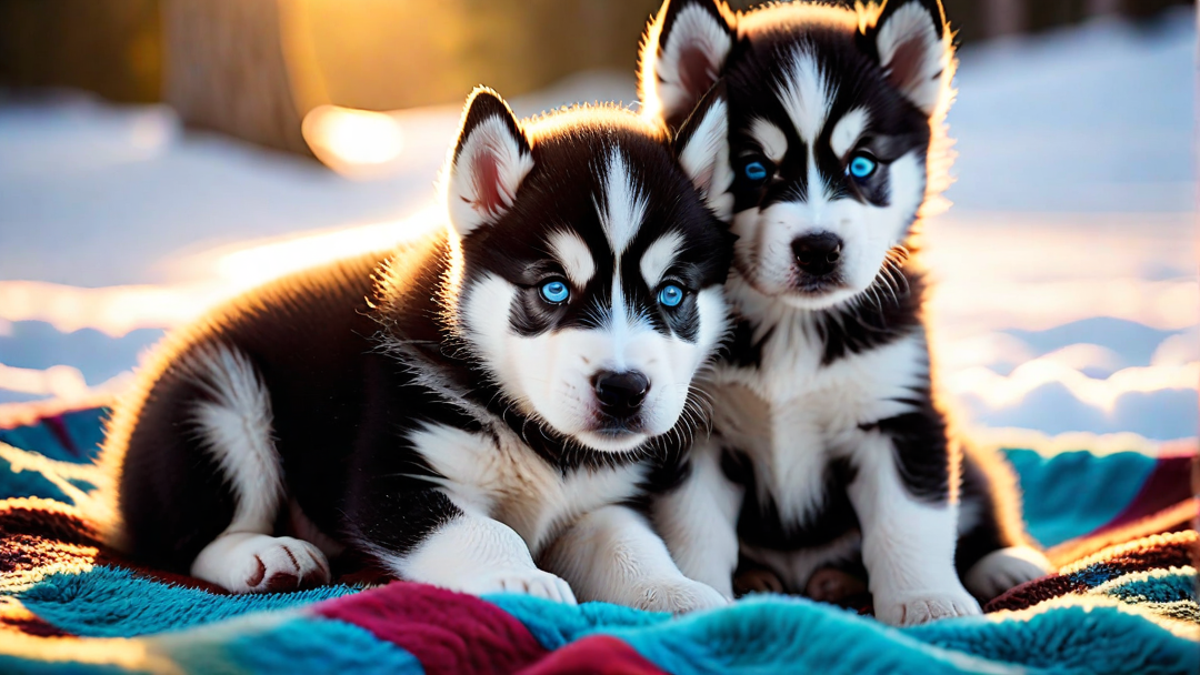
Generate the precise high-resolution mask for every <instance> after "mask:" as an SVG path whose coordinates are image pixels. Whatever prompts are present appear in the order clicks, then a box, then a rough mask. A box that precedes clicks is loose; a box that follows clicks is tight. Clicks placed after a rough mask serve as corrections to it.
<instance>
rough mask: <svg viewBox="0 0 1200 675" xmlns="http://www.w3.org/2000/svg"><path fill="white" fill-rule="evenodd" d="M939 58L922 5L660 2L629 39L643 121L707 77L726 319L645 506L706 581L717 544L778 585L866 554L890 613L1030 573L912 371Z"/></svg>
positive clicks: (926, 614) (881, 604)
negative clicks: (722, 179)
mask: <svg viewBox="0 0 1200 675" xmlns="http://www.w3.org/2000/svg"><path fill="white" fill-rule="evenodd" d="M953 69H954V59H953V50H952V48H951V34H950V32H949V28H948V26H947V25H946V22H945V18H944V14H943V11H942V8H941V5H940V3H939V2H937V0H891V1H890V2H888V3H887V4H886V5H885V6H882V7H881V6H876V5H870V6H863V5H857V6H856V7H854V8H846V7H834V6H828V5H821V4H810V3H802V2H796V3H791V4H782V3H781V4H771V5H767V6H764V7H762V8H759V9H755V10H751V11H748V12H746V13H742V14H735V13H733V12H731V11H729V9H728V8H727V7H726V6H725V5H724V4H723V3H722V2H719V1H718V0H668V2H667V3H666V4H665V5H664V6H663V8H662V10H661V11H660V12H659V14H658V15H657V17H656V18H655V19H654V21H653V22H652V24H651V27H650V28H649V30H648V32H647V37H646V41H645V43H644V45H643V53H642V66H641V76H642V77H641V92H642V95H643V98H644V101H645V103H644V106H645V110H646V111H647V113H648V114H650V115H654V116H657V117H660V118H661V119H663V120H664V121H665V122H666V123H667V124H668V125H669V126H672V127H674V126H677V125H679V124H680V123H681V122H682V120H683V119H685V118H686V116H687V115H688V113H689V111H690V109H689V106H691V105H692V103H693V102H694V101H697V100H699V98H700V97H701V96H702V95H703V94H704V92H705V91H706V89H707V88H708V87H709V86H710V85H712V84H713V83H714V82H715V81H718V78H719V81H720V82H721V85H720V86H721V87H723V90H724V91H725V93H726V95H727V96H728V100H729V111H730V114H729V123H730V128H729V140H730V162H731V169H732V171H733V173H734V176H735V178H734V182H733V187H732V188H731V190H730V196H731V197H732V202H733V214H732V217H731V218H730V225H731V229H732V231H733V233H734V234H736V235H737V236H738V240H737V242H736V244H735V254H734V267H733V270H732V272H731V273H730V278H729V282H728V285H727V290H728V293H729V299H730V302H731V305H732V306H733V308H734V310H735V321H736V329H735V332H734V338H733V340H732V343H731V344H730V345H729V348H728V351H727V353H726V355H725V358H724V360H723V362H722V363H721V364H719V365H718V367H717V368H716V372H715V375H714V377H713V409H714V428H715V433H714V435H713V436H712V438H710V439H708V440H707V441H702V442H701V443H699V444H698V447H697V448H695V449H694V451H693V454H692V459H691V460H690V461H691V465H690V467H688V468H686V469H685V470H684V471H681V472H680V474H681V475H683V476H685V477H686V478H685V479H683V480H682V481H681V484H680V485H679V486H678V487H677V488H676V489H675V491H674V492H672V493H671V494H670V496H668V497H667V498H666V499H663V500H660V501H659V502H658V503H657V506H656V512H655V517H656V521H657V524H658V525H659V527H660V528H661V530H662V532H663V534H664V537H665V539H666V541H667V543H668V546H669V547H670V549H671V551H672V553H673V555H675V557H676V560H677V561H678V562H679V564H680V566H681V567H682V569H683V570H684V572H685V573H687V574H689V575H690V576H692V577H693V578H696V579H700V580H703V581H705V582H706V583H709V584H711V585H712V586H713V587H714V588H717V589H719V590H721V591H722V592H723V593H724V594H726V595H727V596H729V595H730V594H731V593H732V587H731V582H730V577H731V574H732V573H733V571H734V567H735V566H736V565H737V564H738V548H739V542H740V552H741V554H742V555H743V556H744V558H745V559H747V560H748V562H750V563H753V564H754V565H757V566H761V567H766V568H767V569H769V570H770V571H771V572H773V573H774V574H775V575H776V576H777V577H778V582H780V583H779V584H778V585H779V586H781V587H782V588H784V589H786V590H790V591H793V592H804V591H805V590H806V589H807V590H808V591H809V592H810V594H811V593H813V592H814V591H813V588H812V587H811V586H810V584H811V583H812V582H813V573H814V571H816V570H818V569H819V568H823V567H828V566H830V565H834V566H844V567H846V568H848V569H855V568H857V567H859V566H860V565H865V568H866V572H867V573H868V577H869V587H870V590H871V592H872V594H873V596H874V603H875V609H876V614H877V616H879V618H881V619H882V620H884V621H887V622H889V623H893V624H911V623H920V622H923V621H927V620H930V619H934V618H938V617H942V616H953V615H962V614H973V613H977V612H979V605H978V603H977V601H976V598H979V599H988V598H990V597H992V596H994V595H996V594H997V593H999V592H1001V591H1003V590H1005V589H1006V588H1008V587H1010V586H1012V585H1014V584H1015V583H1018V582H1021V581H1024V580H1027V579H1030V578H1033V577H1035V576H1038V575H1040V574H1041V573H1042V572H1043V570H1044V566H1045V559H1044V558H1043V557H1042V556H1041V554H1039V553H1038V552H1037V551H1036V550H1034V549H1032V548H1031V547H1030V543H1029V541H1028V539H1027V537H1026V536H1025V535H1024V533H1023V531H1022V529H1021V525H1020V517H1019V507H1018V506H1017V498H1016V494H1015V489H1014V487H1013V484H1012V481H1011V479H1009V478H1007V476H1006V475H1005V473H1004V471H1005V468H1006V467H1004V466H1003V464H1002V462H1001V461H999V460H998V459H996V458H990V457H985V456H977V455H976V454H974V453H973V452H968V453H967V454H966V455H965V456H964V455H963V451H962V450H961V449H960V447H959V445H958V443H957V442H956V441H955V439H954V436H953V434H952V433H951V432H950V431H949V430H948V428H947V427H948V425H947V421H946V418H945V416H944V413H943V412H942V409H941V407H940V406H939V404H938V401H937V400H936V398H935V395H934V388H933V386H932V384H931V383H932V381H933V378H932V373H931V363H930V354H929V346H928V343H927V330H926V326H925V320H924V316H923V312H922V300H923V293H924V288H925V284H924V280H923V277H922V273H921V270H920V267H919V266H918V265H917V261H916V260H915V253H916V246H915V236H916V234H915V232H916V229H917V227H916V226H917V223H918V221H919V218H920V217H922V216H923V215H927V214H928V212H929V210H930V208H931V205H933V204H935V203H936V198H937V196H938V194H939V193H940V191H941V190H942V188H943V187H944V186H945V184H946V169H947V168H948V167H947V164H948V161H949V159H948V157H949V155H948V153H947V145H948V143H947V141H946V139H945V134H944V118H945V114H946V111H947V109H948V107H949V105H950V102H951V99H952V98H953V92H952V91H951V86H950V81H951V78H952V75H953ZM960 573H961V574H962V575H963V579H964V580H965V581H966V582H967V584H968V586H969V588H970V590H971V593H968V592H967V590H966V589H964V587H963V585H962V583H960V581H959V578H960ZM822 583H823V582H822ZM972 593H973V594H974V596H975V597H972Z"/></svg>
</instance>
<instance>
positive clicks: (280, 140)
mask: <svg viewBox="0 0 1200 675" xmlns="http://www.w3.org/2000/svg"><path fill="white" fill-rule="evenodd" d="M292 10H294V5H293V0H163V3H162V13H163V31H164V36H165V40H164V42H165V47H164V52H165V67H164V70H165V85H164V88H163V94H164V99H165V100H166V102H167V103H169V104H171V106H173V107H174V108H175V110H176V111H177V112H178V113H179V116H180V118H181V119H182V120H183V121H184V123H186V124H188V125H191V126H195V127H200V128H206V129H212V130H215V131H220V132H223V133H227V134H230V135H232V136H234V137H237V138H242V139H245V140H248V141H251V142H254V143H258V144H260V145H265V146H267V147H271V148H278V149H280V150H287V151H290V152H295V153H299V154H303V155H309V156H311V151H310V150H309V148H308V145H307V144H306V143H305V142H304V138H303V137H302V136H301V134H300V123H301V121H302V120H303V118H304V114H305V113H306V112H308V110H309V109H311V108H312V107H313V106H315V105H317V104H319V101H317V100H311V99H315V98H319V94H314V93H313V89H314V88H313V87H309V86H306V85H305V83H304V82H303V80H304V79H305V78H308V77H312V75H313V74H312V73H307V72H302V71H303V70H305V67H306V64H305V63H304V61H305V60H304V59H303V58H296V59H293V58H292V55H291V54H289V53H288V50H287V47H288V45H287V41H288V39H289V32H290V31H292V30H293V29H294V28H295V27H294V26H290V25H287V21H288V20H289V18H292V17H291V16H289V14H288V13H289V11H292ZM293 60H296V61H299V63H294V62H292V61H293ZM298 71H299V72H298ZM305 99H310V100H305Z"/></svg>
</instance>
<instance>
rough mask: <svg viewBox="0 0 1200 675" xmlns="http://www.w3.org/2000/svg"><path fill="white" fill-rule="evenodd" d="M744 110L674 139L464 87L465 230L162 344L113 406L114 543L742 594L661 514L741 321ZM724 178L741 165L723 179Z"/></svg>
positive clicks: (656, 594)
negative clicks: (661, 493) (733, 224)
mask: <svg viewBox="0 0 1200 675" xmlns="http://www.w3.org/2000/svg"><path fill="white" fill-rule="evenodd" d="M725 114H726V109H725V102H724V101H723V100H722V99H720V98H718V97H712V98H710V99H709V100H707V101H706V102H705V103H704V104H703V105H702V107H701V109H700V110H699V111H698V112H697V115H696V116H695V117H694V118H693V120H694V122H695V124H692V125H688V126H685V128H684V130H683V132H682V133H681V134H680V135H679V136H678V142H677V143H676V144H675V145H674V146H672V144H671V142H670V141H669V140H668V139H667V136H666V134H665V132H664V131H662V130H661V126H656V125H652V124H649V123H647V122H646V121H644V120H643V119H642V118H641V117H639V116H638V115H636V114H635V113H632V112H629V111H626V110H621V109H615V108H607V107H591V108H576V109H572V110H562V111H558V112H555V113H552V114H549V115H546V116H544V117H541V118H539V119H533V120H529V121H525V122H519V121H518V120H517V119H515V118H514V116H513V114H512V112H511V111H510V110H509V108H508V106H507V105H506V104H505V103H504V101H502V100H501V99H500V98H499V97H498V96H497V95H496V94H495V93H493V92H491V91H490V90H487V89H479V90H477V91H475V92H474V93H473V94H472V95H471V97H470V99H469V100H468V102H467V106H466V109H465V111H464V113H463V117H462V126H461V132H460V134H459V137H458V140H457V143H456V145H455V147H454V148H453V149H452V152H451V153H450V155H449V158H448V160H447V167H446V170H445V172H444V176H443V182H444V191H445V203H446V208H447V220H448V225H447V226H446V227H444V228H441V229H439V230H438V231H436V232H432V233H430V234H428V235H427V236H425V237H424V238H423V239H420V240H418V241H415V242H412V243H409V244H405V245H403V246H401V247H400V248H399V250H395V251H390V252H382V253H379V254H372V255H364V256H362V257H357V258H353V259H346V260H339V261H337V262H333V263H331V264H328V265H326V266H324V267H321V268H320V269H313V270H311V271H307V272H304V273H301V274H297V275H295V276H291V277H287V278H284V279H282V280H279V281H277V282H274V283H271V284H269V285H267V286H265V287H263V288H261V289H258V290H256V291H253V292H251V293H249V294H247V295H245V296H243V297H240V298H237V299H235V300H233V301H232V302H230V303H229V304H227V305H226V306H224V307H222V308H220V309H217V310H216V311H214V312H212V313H210V314H209V315H207V316H206V317H204V318H203V319H202V320H200V321H199V322H198V323H196V324H195V325H193V326H191V327H189V328H186V329H183V330H181V331H179V332H177V333H175V334H173V335H172V336H171V337H170V338H168V339H167V340H166V342H165V344H164V345H163V346H161V347H160V348H159V350H158V352H157V354H156V356H155V357H154V358H153V359H152V361H151V362H150V363H149V364H148V366H147V367H146V368H145V369H144V370H143V371H142V372H141V374H140V387H139V388H138V389H137V391H136V393H135V394H134V395H133V396H131V397H130V398H129V399H128V400H126V401H124V402H123V403H122V404H121V405H119V406H118V407H117V409H116V411H115V412H114V414H113V418H112V421H111V425H110V428H109V433H108V437H107V440H106V443H105V453H106V455H105V457H106V459H107V461H109V462H111V463H112V464H113V465H114V469H115V470H116V471H117V472H118V478H117V480H116V481H115V483H116V485H117V490H116V495H115V500H116V501H115V504H114V508H115V511H116V513H117V516H118V517H117V518H116V520H117V522H116V523H115V526H114V528H113V530H112V532H111V540H112V541H113V542H114V543H115V544H117V545H119V548H121V549H123V550H124V551H126V552H128V554H129V555H131V556H132V557H133V558H134V559H135V560H138V561H141V562H143V563H145V564H147V565H153V566H156V567H159V568H164V569H167V570H174V571H178V572H184V573H188V572H190V573H191V574H192V575H193V576H196V577H199V578H200V579H203V580H205V581H208V582H211V583H213V584H216V585H218V586H221V587H223V588H225V589H228V590H230V591H232V592H235V593H254V592H268V591H280V590H289V589H294V588H298V587H302V586H306V585H311V584H319V583H325V582H328V581H330V578H331V574H330V563H329V561H330V559H331V558H332V556H334V555H336V554H337V553H339V552H342V551H346V552H348V553H353V554H355V555H357V556H361V557H365V558H366V559H367V560H368V561H370V562H372V563H374V564H376V565H378V566H380V567H382V568H383V569H385V570H387V571H388V572H390V573H391V574H393V575H395V576H397V577H399V578H401V579H405V580H411V581H419V582H425V583H430V584H436V585H439V586H443V587H445V588H449V589H453V590H458V591H463V592H467V593H474V594H484V593H495V592H502V591H513V592H519V593H528V594H531V595H535V596H540V597H544V598H549V599H553V600H558V601H562V602H567V603H573V602H575V601H576V598H578V599H579V600H593V599H595V600H606V601H610V602H617V603H623V604H627V605H632V606H636V607H643V608H648V609H654V610H662V611H671V612H682V611H687V610H691V609H695V608H699V607H707V606H712V605H718V604H723V603H724V602H725V600H724V599H723V598H722V597H721V595H720V594H718V593H717V592H715V591H714V590H712V589H711V588H709V587H707V586H705V585H703V584H700V583H697V582H695V581H692V580H689V579H687V578H685V577H684V576H683V575H682V574H681V573H680V572H679V569H678V568H677V567H676V566H675V564H674V563H673V562H672V560H671V558H670V555H669V553H668V552H667V550H666V547H665V546H664V544H663V542H662V540H661V539H659V537H658V536H657V535H655V534H654V533H653V532H652V530H651V529H650V526H649V524H648V523H647V521H646V519H645V517H644V516H643V515H641V514H640V513H639V511H637V510H635V509H634V508H632V507H631V506H630V505H631V504H637V503H640V502H644V501H645V490H646V488H647V486H648V485H649V483H650V475H651V472H652V470H653V469H654V468H655V467H656V466H657V461H656V460H657V459H658V458H660V456H661V455H663V454H664V453H668V452H671V451H673V450H674V449H676V448H677V446H680V445H682V444H684V443H686V442H688V441H689V439H690V437H691V435H692V430H693V424H694V422H695V420H696V419H697V417H696V414H695V409H697V408H696V405H697V404H696V401H695V400H694V392H693V390H692V380H693V377H694V376H695V375H696V373H697V371H699V370H700V369H702V368H705V367H707V365H708V364H709V362H710V359H711V357H712V356H713V354H714V353H715V351H716V348H717V347H718V344H719V342H720V340H721V337H722V335H724V334H725V333H726V332H727V327H728V319H727V311H726V306H725V302H724V299H723V291H722V286H723V283H724V281H725V277H726V274H727V272H728V266H729V264H730V260H729V255H730V254H729V253H727V251H728V250H729V249H730V245H729V241H728V240H729V235H728V233H727V232H726V231H725V228H724V227H723V226H722V225H721V222H720V221H719V220H718V218H717V217H716V216H715V215H714V213H713V212H712V211H711V210H710V209H709V208H708V206H707V205H706V202H705V195H707V194H713V195H723V194H724V192H725V190H726V186H727V183H728V180H727V179H726V176H727V173H728V169H727V167H726V166H725V163H726V162H727V160H726V159H725V158H724V151H723V148H724V147H725V143H726V140H725V129H726V124H727V123H726V118H725ZM721 181H725V182H721Z"/></svg>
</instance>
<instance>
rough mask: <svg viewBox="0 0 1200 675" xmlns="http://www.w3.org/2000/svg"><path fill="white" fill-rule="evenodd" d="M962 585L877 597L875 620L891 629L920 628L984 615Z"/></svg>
mask: <svg viewBox="0 0 1200 675" xmlns="http://www.w3.org/2000/svg"><path fill="white" fill-rule="evenodd" d="M982 613H983V610H981V609H980V608H979V603H978V602H976V601H975V598H973V597H971V594H970V593H967V590H966V589H965V588H963V587H962V586H959V587H958V588H947V589H929V590H927V591H917V592H909V593H903V594H896V595H892V594H888V593H876V594H875V617H876V618H877V619H879V620H880V621H882V622H884V623H886V624H889V625H892V626H917V625H920V624H923V623H929V622H930V621H936V620H938V619H947V618H950V617H955V616H974V615H977V614H982Z"/></svg>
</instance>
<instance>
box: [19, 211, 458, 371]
mask: <svg viewBox="0 0 1200 675" xmlns="http://www.w3.org/2000/svg"><path fill="white" fill-rule="evenodd" d="M439 214H440V211H439V210H438V209H436V208H428V209H426V210H424V211H421V212H418V213H416V214H414V215H413V216H411V217H409V218H405V219H403V220H397V221H388V222H384V223H374V224H370V225H360V226H357V227H350V228H346V229H341V230H334V231H327V232H319V233H316V234H303V235H296V236H292V237H285V238H283V239H277V240H272V241H266V242H259V243H258V244H257V245H255V244H254V243H250V244H246V243H243V244H241V245H239V246H238V247H237V248H235V249H233V250H230V249H228V248H226V249H220V250H217V251H213V252H209V253H207V254H203V255H200V256H197V257H196V258H194V259H191V260H185V261H181V262H180V263H179V267H182V268H188V269H194V270H195V274H196V275H197V276H199V277H201V278H203V279H204V281H197V282H193V283H182V284H172V285H164V286H150V285H145V286H109V287H105V288H80V287H77V286H63V285H60V284H51V283H46V282H42V281H3V282H0V322H3V323H0V328H3V327H4V326H9V325H10V324H11V322H14V321H44V322H46V323H49V324H50V325H52V326H54V327H55V328H56V329H58V330H59V331H62V332H64V333H71V332H74V331H77V330H80V329H83V328H91V329H94V330H98V331H100V332H102V333H104V334H105V335H109V336H111V337H122V336H124V335H126V334H128V333H129V332H130V331H133V330H137V329H139V328H170V327H173V326H178V325H180V324H183V323H186V322H188V321H190V320H192V319H193V318H195V317H196V316H198V315H199V314H200V313H201V312H203V311H204V310H205V309H207V308H209V307H211V306H212V305H214V304H215V303H217V302H220V301H221V300H223V299H225V298H228V297H231V296H233V295H235V294H237V293H239V292H241V291H245V290H248V289H250V288H252V287H254V286H257V285H258V284H261V283H263V282H266V281H269V280H271V279H274V278H276V277H279V276H282V275H284V274H288V273H290V272H296V271H299V270H301V269H304V268H307V267H311V266H314V265H319V264H321V263H322V262H326V261H330V260H334V259H337V258H341V257H347V256H353V255H355V254H359V253H369V252H371V251H380V250H384V249H386V248H388V247H390V246H394V245H395V244H397V243H399V242H402V241H404V240H406V239H411V238H413V237H416V236H419V235H420V234H422V233H423V232H427V231H429V230H430V229H431V228H433V227H436V226H437V225H438V224H439V223H440V222H441V219H440V216H439ZM0 377H8V378H9V379H12V380H13V381H19V382H21V383H22V386H21V387H17V388H16V389H17V390H19V391H27V392H29V393H37V392H39V391H44V390H48V389H50V388H53V391H54V393H56V394H59V393H61V392H62V391H65V390H67V389H70V388H71V382H72V381H73V380H72V378H71V377H70V375H64V374H62V373H58V374H56V375H55V377H54V379H53V382H51V381H49V380H47V379H46V378H41V379H37V380H36V381H35V379H34V378H32V376H30V375H28V374H25V373H16V372H7V373H0ZM0 388H2V387H0ZM35 390H36V391H35Z"/></svg>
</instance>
